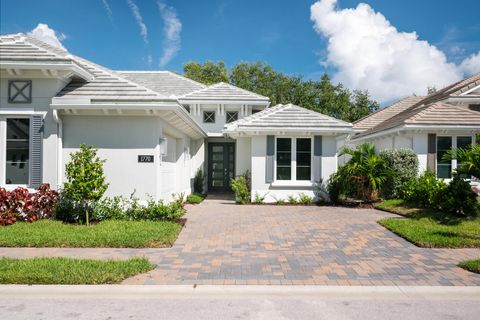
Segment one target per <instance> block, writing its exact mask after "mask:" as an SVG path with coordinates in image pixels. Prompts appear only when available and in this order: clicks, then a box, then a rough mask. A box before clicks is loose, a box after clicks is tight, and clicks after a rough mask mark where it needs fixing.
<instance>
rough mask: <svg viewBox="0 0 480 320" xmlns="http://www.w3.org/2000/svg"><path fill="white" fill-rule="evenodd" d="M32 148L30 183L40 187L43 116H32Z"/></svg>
mask: <svg viewBox="0 0 480 320" xmlns="http://www.w3.org/2000/svg"><path fill="white" fill-rule="evenodd" d="M31 121H32V124H31V126H32V129H31V132H32V133H31V134H32V135H31V137H30V139H31V150H30V185H31V187H33V188H38V187H39V186H40V184H41V183H42V126H43V118H42V116H32V120H31Z"/></svg>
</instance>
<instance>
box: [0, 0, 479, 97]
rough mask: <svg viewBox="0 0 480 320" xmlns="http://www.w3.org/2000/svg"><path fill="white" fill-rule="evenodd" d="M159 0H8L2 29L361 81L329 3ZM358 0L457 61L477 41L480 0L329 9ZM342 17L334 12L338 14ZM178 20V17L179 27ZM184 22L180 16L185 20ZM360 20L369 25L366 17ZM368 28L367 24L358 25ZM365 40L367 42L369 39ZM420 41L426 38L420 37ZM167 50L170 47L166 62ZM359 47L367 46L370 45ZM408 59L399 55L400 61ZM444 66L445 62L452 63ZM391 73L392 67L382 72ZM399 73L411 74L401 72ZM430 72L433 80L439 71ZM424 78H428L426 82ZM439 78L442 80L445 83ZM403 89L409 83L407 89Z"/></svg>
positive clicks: (173, 58)
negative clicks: (42, 27)
mask: <svg viewBox="0 0 480 320" xmlns="http://www.w3.org/2000/svg"><path fill="white" fill-rule="evenodd" d="M328 1H333V0H327V2H328ZM333 2H334V1H333ZM105 3H106V4H107V5H108V7H109V8H110V12H111V16H110V15H109V11H108V9H107V7H106V5H105ZM132 3H133V6H136V7H137V8H138V13H139V15H140V17H141V20H142V21H143V24H144V25H145V29H146V34H144V36H142V35H141V27H140V24H141V23H139V22H138V21H137V20H136V19H135V15H134V10H132ZM161 3H163V5H164V10H163V15H162V12H161V10H160V9H159V4H158V1H156V0H82V1H73V0H72V1H65V0H63V1H61V0H42V1H39V0H38V1H34V0H2V1H1V20H0V21H1V22H0V29H1V33H2V34H5V33H17V32H28V31H31V30H32V29H34V28H35V27H36V26H37V24H38V23H45V24H48V26H49V27H50V28H52V29H53V30H55V32H56V33H57V35H61V34H63V35H65V39H63V40H62V44H63V45H64V46H65V47H66V48H67V49H68V50H69V51H71V52H72V53H74V54H76V55H79V56H81V57H84V58H87V59H89V60H92V61H94V62H96V63H99V64H102V65H105V66H107V67H109V68H112V69H169V70H175V71H181V70H182V65H183V64H184V63H185V62H187V61H189V60H196V61H204V60H207V59H208V60H214V61H217V60H223V61H225V63H226V64H227V65H228V66H232V65H234V64H236V63H238V62H239V61H242V60H243V61H256V60H261V61H264V62H266V63H268V64H270V65H272V66H273V67H274V68H275V69H277V70H280V71H282V72H285V73H288V74H301V75H305V76H306V77H307V78H313V79H317V78H319V77H320V76H321V74H322V73H323V72H325V71H327V72H329V73H330V74H331V75H332V77H334V78H335V75H337V80H338V81H342V82H345V83H346V85H347V86H349V87H352V88H354V87H359V88H364V84H362V83H363V82H365V81H364V80H365V79H363V78H361V77H359V76H356V75H353V74H352V72H353V71H351V70H343V69H342V68H345V65H343V66H342V59H343V60H344V59H346V57H343V53H340V56H342V57H343V58H342V57H339V56H338V54H337V55H336V54H335V52H334V49H333V48H329V47H328V45H327V44H328V41H329V40H332V39H338V40H340V41H342V39H345V40H346V41H345V42H348V43H353V42H355V41H356V40H355V39H353V40H349V39H347V38H345V37H346V36H345V33H344V34H342V33H341V30H340V31H339V30H338V28H340V29H342V28H344V26H343V25H339V27H338V28H337V29H336V30H329V26H325V25H323V26H319V27H318V26H317V30H316V29H315V28H314V25H315V23H318V24H319V25H321V24H322V21H324V20H326V18H325V19H324V18H323V17H325V15H326V14H327V13H326V11H325V10H323V11H322V13H320V18H319V20H312V19H311V14H312V8H311V6H312V4H313V3H315V1H299V0H291V1H287V0H280V1H279V0H277V1H270V0H268V1H266V0H262V1H258V0H257V1H251V0H215V1H185V0H184V1H180V0H177V1H174V0H163V1H162V2H161ZM359 3H366V4H368V6H369V7H370V8H371V9H372V10H373V13H372V12H370V15H371V17H374V15H375V14H377V13H378V14H380V15H383V16H384V18H385V19H386V20H387V21H388V23H389V24H391V26H392V27H395V28H396V29H397V30H398V32H399V33H401V32H408V33H410V32H416V34H417V36H418V40H424V41H427V42H428V45H429V46H435V47H436V48H437V49H438V50H439V51H440V52H442V53H443V54H444V55H445V56H446V59H447V61H446V63H450V64H455V66H459V65H460V64H461V63H462V61H464V59H466V58H468V57H470V56H472V55H475V54H477V53H478V52H479V51H480V19H479V18H478V12H480V2H479V1H478V0H462V1H455V4H453V3H452V4H451V5H446V4H445V5H439V4H438V1H433V0H422V1H418V0H402V1H384V0H383V1H382V0H375V1H370V0H365V1H353V0H340V1H338V3H336V4H333V5H334V6H335V9H328V10H329V14H337V13H338V14H340V13H345V14H346V15H348V14H349V13H348V12H347V10H346V9H352V10H355V8H357V5H358V4H359ZM362 12H363V13H365V11H361V10H358V11H354V12H350V13H351V19H352V21H353V22H352V23H355V22H354V21H355V17H362V16H363V17H365V14H363V15H362ZM367 15H368V12H367ZM339 17H340V16H339V15H337V16H336V17H332V18H333V19H337V20H339ZM137 18H138V17H137ZM320 20H321V21H320ZM340 20H341V19H340ZM172 22H173V23H174V24H175V23H177V25H176V26H175V25H174V26H173V27H172V25H171V23H172ZM178 23H179V24H181V29H180V30H179V25H178ZM358 23H360V24H361V25H362V22H361V21H359V22H358ZM333 24H335V23H332V24H331V25H333ZM380 24H381V23H380ZM166 26H167V27H168V26H170V28H171V29H170V31H171V32H173V33H175V34H173V35H172V34H170V38H168V37H167V36H166V31H165V27H166ZM360 27H361V26H360ZM172 28H173V29H172ZM381 28H383V27H381ZM318 29H320V30H318ZM347 29H348V26H345V30H347ZM354 29H356V27H354ZM364 36H365V34H364V33H363V34H362V35H359V37H364ZM335 37H336V38H335ZM357 40H358V39H357ZM146 41H148V43H147V42H146ZM389 41H391V42H395V40H389ZM399 41H400V40H399ZM360 42H362V43H364V41H363V40H362V41H360ZM417 42H418V43H417V44H418V45H421V41H417ZM417 44H412V45H413V46H414V47H415V46H416V45H417ZM383 46H384V45H383ZM372 47H375V44H374V45H373V46H372ZM379 47H380V48H381V47H382V45H381V44H380V45H379ZM165 50H170V53H169V55H168V57H166V58H165V59H164V65H163V66H160V65H159V61H160V58H161V57H162V56H164V53H165ZM352 50H353V51H355V50H356V48H355V47H354V48H353V49H352ZM358 50H359V51H358V53H359V54H360V53H362V52H363V51H362V50H365V49H364V48H363V49H358ZM392 50H396V49H395V48H393V49H392ZM412 50H413V49H412ZM368 54H369V53H365V54H364V55H368ZM149 56H150V57H151V61H150V62H149ZM479 57H480V54H479ZM352 59H353V57H352ZM398 59H400V58H398ZM412 59H413V58H412ZM479 59H480V58H479ZM419 60H421V58H419ZM427 60H428V59H427ZM322 61H323V63H322ZM165 62H166V63H165ZM365 63H367V62H365ZM368 63H370V62H368ZM368 63H367V64H368ZM402 63H403V62H401V61H400V62H399V64H398V65H401V64H402ZM439 63H440V62H439ZM442 63H443V62H442ZM349 64H351V62H350V63H349ZM440 64H441V63H440ZM476 66H477V64H476V62H475V63H474V64H473V67H470V69H469V72H467V71H466V69H465V68H463V69H461V70H462V71H459V70H460V69H455V70H454V71H448V72H451V73H452V76H449V77H447V78H448V81H450V80H452V79H457V78H459V74H460V72H464V71H465V72H466V73H472V72H474V71H475V68H476ZM434 67H435V66H434ZM382 68H384V67H383V66H382ZM439 68H440V67H439ZM442 68H443V69H442ZM472 68H473V69H474V70H473V71H472ZM450 69H451V70H453V69H452V68H450ZM338 70H343V71H344V72H339V71H338ZM364 70H371V69H370V66H369V65H366V67H365V69H364ZM439 70H440V71H441V72H446V71H445V70H446V69H445V63H443V64H442V67H441V68H440V69H439ZM479 71H480V70H479ZM392 72H393V71H392ZM453 74H455V75H453ZM390 77H392V75H391V74H386V75H384V76H383V78H390ZM405 77H406V79H404V78H405ZM399 79H400V80H401V81H404V80H408V79H409V78H408V77H407V76H405V75H403V78H402V77H400V78H399ZM377 80H378V79H377ZM427 80H428V81H433V82H435V80H434V79H433V78H432V80H430V79H427ZM427 80H425V81H426V82H425V84H428V83H427V82H428V81H427ZM446 81H447V80H446ZM421 84H422V85H423V82H422V83H421ZM432 84H433V85H438V86H441V85H443V84H445V83H432ZM425 87H426V86H425ZM406 90H409V88H405V89H403V91H405V92H406ZM396 95H401V93H398V94H396ZM396 95H392V96H395V97H396ZM379 96H381V94H380V95H379ZM387 98H391V97H384V96H381V100H382V99H383V100H385V99H387Z"/></svg>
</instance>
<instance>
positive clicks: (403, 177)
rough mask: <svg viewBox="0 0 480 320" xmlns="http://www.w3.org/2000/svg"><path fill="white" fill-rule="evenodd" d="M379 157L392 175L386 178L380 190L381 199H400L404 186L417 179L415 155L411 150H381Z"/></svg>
mask: <svg viewBox="0 0 480 320" xmlns="http://www.w3.org/2000/svg"><path fill="white" fill-rule="evenodd" d="M379 155H380V157H381V158H382V159H384V160H385V163H386V165H387V167H388V168H390V170H391V171H392V174H391V175H388V176H387V178H386V179H385V182H384V183H383V184H382V187H381V189H380V193H381V196H382V198H385V199H398V198H402V192H403V190H404V186H405V184H407V183H408V182H410V181H412V180H413V179H415V178H416V177H417V174H418V157H417V155H416V154H415V152H414V151H413V150H412V149H388V150H382V151H380V154H379Z"/></svg>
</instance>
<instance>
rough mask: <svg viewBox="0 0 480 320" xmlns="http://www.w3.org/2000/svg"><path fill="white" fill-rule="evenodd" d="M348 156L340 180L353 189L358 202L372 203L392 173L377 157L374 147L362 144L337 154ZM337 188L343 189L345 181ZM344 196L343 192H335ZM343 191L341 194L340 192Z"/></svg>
mask: <svg viewBox="0 0 480 320" xmlns="http://www.w3.org/2000/svg"><path fill="white" fill-rule="evenodd" d="M339 155H340V156H341V155H349V156H350V157H351V158H350V160H349V161H348V162H347V163H346V164H345V166H343V170H345V172H343V173H342V174H343V176H342V178H344V179H345V178H347V179H348V182H349V183H350V184H352V185H353V186H354V187H355V193H354V197H355V198H356V199H359V200H364V201H372V200H376V199H377V198H378V192H379V190H380V189H381V188H382V185H383V183H384V182H385V181H386V180H387V178H388V177H389V176H391V175H392V171H391V170H390V168H388V166H387V164H386V162H385V160H384V159H383V158H382V157H380V156H378V155H377V153H376V149H375V146H374V145H372V144H369V143H364V144H361V145H359V146H357V147H356V148H355V149H352V148H349V147H344V148H343V149H342V151H341V152H340V154H339ZM337 187H345V181H342V184H339V185H338V186H337ZM337 191H340V192H338V193H339V194H342V193H343V194H346V192H345V190H337ZM342 191H343V192H342Z"/></svg>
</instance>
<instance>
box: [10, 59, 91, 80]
mask: <svg viewBox="0 0 480 320" xmlns="http://www.w3.org/2000/svg"><path fill="white" fill-rule="evenodd" d="M0 68H2V69H20V70H25V69H29V70H67V71H71V72H72V73H73V74H75V75H76V76H78V77H80V78H82V79H84V80H86V81H90V80H93V79H94V76H93V75H92V74H91V73H90V72H88V71H87V70H85V69H83V68H82V67H80V66H79V65H78V64H76V63H72V62H69V61H60V62H53V61H41V62H39V61H38V62H37V61H13V60H12V61H6V60H2V61H0Z"/></svg>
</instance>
